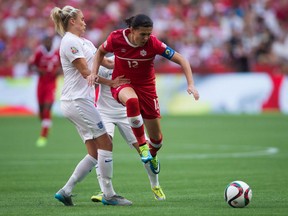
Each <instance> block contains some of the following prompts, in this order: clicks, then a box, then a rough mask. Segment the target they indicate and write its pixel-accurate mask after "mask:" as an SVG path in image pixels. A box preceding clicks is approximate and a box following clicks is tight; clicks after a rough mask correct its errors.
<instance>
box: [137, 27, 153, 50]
mask: <svg viewBox="0 0 288 216" xmlns="http://www.w3.org/2000/svg"><path fill="white" fill-rule="evenodd" d="M152 30H153V28H152V27H140V28H138V29H132V34H133V39H134V43H135V45H137V46H140V47H142V46H144V45H145V44H146V42H147V41H148V39H149V37H150V35H151V33H152Z"/></svg>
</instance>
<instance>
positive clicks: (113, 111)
mask: <svg viewBox="0 0 288 216" xmlns="http://www.w3.org/2000/svg"><path fill="white" fill-rule="evenodd" d="M110 59H114V56H112V57H110ZM112 73H113V70H111V69H107V68H105V67H103V66H100V68H99V72H98V75H99V76H101V77H104V78H106V79H111V78H112ZM99 88H100V91H99V97H98V100H97V102H96V104H97V109H98V111H99V112H100V114H101V117H102V120H103V122H104V125H105V128H106V130H107V133H108V134H109V135H110V136H111V137H114V132H115V127H116V126H117V127H118V130H119V132H120V134H121V135H122V137H123V138H124V139H125V141H126V143H127V144H128V145H129V146H130V147H131V148H132V147H133V146H132V145H133V144H135V143H137V139H136V137H135V136H134V134H133V131H132V129H131V127H130V125H129V122H128V118H127V112H126V107H125V106H123V105H122V104H120V103H118V101H116V100H115V99H114V98H113V97H112V94H111V90H110V87H109V86H107V85H103V84H102V85H100V86H99Z"/></svg>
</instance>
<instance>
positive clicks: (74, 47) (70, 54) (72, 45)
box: [64, 40, 85, 62]
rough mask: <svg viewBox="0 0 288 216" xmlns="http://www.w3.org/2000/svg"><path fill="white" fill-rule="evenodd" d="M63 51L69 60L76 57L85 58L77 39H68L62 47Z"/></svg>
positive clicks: (71, 60)
mask: <svg viewBox="0 0 288 216" xmlns="http://www.w3.org/2000/svg"><path fill="white" fill-rule="evenodd" d="M64 53H65V55H66V56H67V58H68V60H69V62H73V61H74V60H75V59H78V58H85V56H84V53H83V46H82V44H81V42H80V41H78V40H69V41H68V42H67V44H66V46H65V48H64Z"/></svg>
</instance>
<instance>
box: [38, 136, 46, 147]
mask: <svg viewBox="0 0 288 216" xmlns="http://www.w3.org/2000/svg"><path fill="white" fill-rule="evenodd" d="M46 145H47V138H46V137H42V136H40V137H39V138H38V139H37V141H36V146H37V147H39V148H41V147H44V146H46Z"/></svg>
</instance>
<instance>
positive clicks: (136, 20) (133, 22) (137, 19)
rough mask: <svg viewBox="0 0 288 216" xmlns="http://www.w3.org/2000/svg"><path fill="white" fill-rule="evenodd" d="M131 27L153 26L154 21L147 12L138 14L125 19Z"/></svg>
mask: <svg viewBox="0 0 288 216" xmlns="http://www.w3.org/2000/svg"><path fill="white" fill-rule="evenodd" d="M125 22H126V24H127V26H128V27H129V28H133V29H137V28H140V27H153V21H152V20H151V19H150V17H148V16H147V15H145V14H138V15H136V16H132V17H130V18H128V19H126V20H125Z"/></svg>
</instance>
